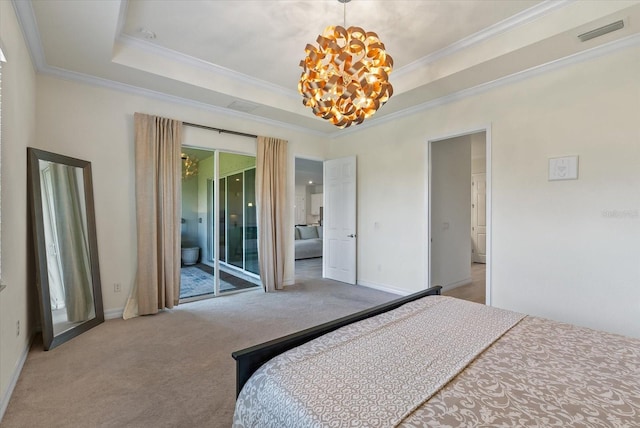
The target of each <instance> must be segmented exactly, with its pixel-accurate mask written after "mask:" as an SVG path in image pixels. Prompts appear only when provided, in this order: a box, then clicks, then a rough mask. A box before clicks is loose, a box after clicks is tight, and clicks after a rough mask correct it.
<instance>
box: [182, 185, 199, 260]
mask: <svg viewBox="0 0 640 428" xmlns="http://www.w3.org/2000/svg"><path fill="white" fill-rule="evenodd" d="M198 179H199V176H190V177H186V178H183V179H182V214H181V218H182V223H181V225H180V232H181V233H180V242H181V244H182V246H183V247H191V246H196V245H198V181H199V180H198Z"/></svg>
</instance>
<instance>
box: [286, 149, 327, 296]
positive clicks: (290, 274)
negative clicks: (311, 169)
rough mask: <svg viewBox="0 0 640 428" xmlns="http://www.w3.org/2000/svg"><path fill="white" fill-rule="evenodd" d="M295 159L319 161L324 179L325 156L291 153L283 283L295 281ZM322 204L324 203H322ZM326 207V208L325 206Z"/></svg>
mask: <svg viewBox="0 0 640 428" xmlns="http://www.w3.org/2000/svg"><path fill="white" fill-rule="evenodd" d="M296 159H305V160H311V161H315V162H320V163H321V164H322V175H323V180H324V161H325V160H326V159H325V158H322V157H318V156H310V155H304V154H297V153H293V156H291V157H290V158H289V161H290V163H289V169H290V171H291V174H290V175H289V191H288V195H289V201H290V203H289V219H290V221H289V231H291V233H290V235H289V239H288V241H289V244H288V246H289V249H290V250H289V253H290V255H289V257H287V258H286V260H287V262H288V263H289V268H287V267H285V273H284V281H283V283H284V285H285V286H287V285H293V284H295V282H296V255H295V233H293V230H294V227H295V225H296V211H295V210H296V208H295V204H296ZM322 185H323V186H324V182H323V183H322ZM323 193H324V192H323ZM323 205H324V203H323ZM325 209H326V208H325ZM324 264H325V257H322V278H324V269H325V266H324Z"/></svg>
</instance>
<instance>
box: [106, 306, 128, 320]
mask: <svg viewBox="0 0 640 428" xmlns="http://www.w3.org/2000/svg"><path fill="white" fill-rule="evenodd" d="M123 313H124V308H120V309H109V310H107V311H104V319H105V320H115V319H117V318H122V314H123Z"/></svg>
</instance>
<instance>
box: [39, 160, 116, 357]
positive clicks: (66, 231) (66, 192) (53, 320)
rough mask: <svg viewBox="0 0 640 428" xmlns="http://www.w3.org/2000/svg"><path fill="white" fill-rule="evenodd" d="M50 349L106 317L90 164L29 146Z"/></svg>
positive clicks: (44, 336)
mask: <svg viewBox="0 0 640 428" xmlns="http://www.w3.org/2000/svg"><path fill="white" fill-rule="evenodd" d="M27 156H28V170H29V171H28V174H29V188H30V191H31V195H30V196H31V199H30V204H31V222H32V227H33V238H34V248H35V258H36V283H37V286H38V292H39V293H40V312H41V314H42V342H43V346H44V349H45V351H46V350H49V349H52V348H54V347H56V346H58V345H60V344H62V343H64V342H66V341H68V340H69V339H71V338H73V337H75V336H77V335H79V334H80V333H83V332H85V331H87V330H89V329H90V328H93V327H95V326H97V325H98V324H100V323H102V322H103V321H104V312H103V309H102V291H101V286H100V269H99V266H98V247H97V243H96V242H97V241H96V226H95V212H94V205H93V185H92V178H91V162H88V161H83V160H80V159H75V158H71V157H68V156H63V155H60V154H56V153H50V152H46V151H44V150H39V149H34V148H31V147H29V148H27Z"/></svg>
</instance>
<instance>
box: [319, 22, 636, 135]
mask: <svg viewBox="0 0 640 428" xmlns="http://www.w3.org/2000/svg"><path fill="white" fill-rule="evenodd" d="M638 45H640V33H638V34H633V35H630V36H627V37H624V38H622V39H618V40H614V41H612V42H609V43H605V44H602V45H600V46H596V47H593V48H590V49H586V50H584V51H582V52H577V53H575V54H572V55H569V56H566V57H564V58H560V59H557V60H555V61H551V62H548V63H545V64H541V65H539V66H536V67H532V68H529V69H527V70H523V71H520V72H517V73H513V74H510V75H508V76H505V77H501V78H500V79H496V80H493V81H491V82H486V83H482V84H480V85H477V86H474V87H471V88H467V89H463V90H460V91H458V92H454V93H452V94H449V95H446V96H444V97H440V98H436V99H434V100H431V101H427V102H425V103H422V104H418V105H416V106H413V107H410V108H407V109H404V110H400V111H397V112H394V113H391V114H389V115H386V116H383V117H380V118H379V119H376V120H373V121H369V122H363V123H361V124H360V125H356V126H357V129H356V127H354V128H346V129H343V130H341V131H337V132H332V133H331V134H330V137H331V138H336V137H342V136H345V135H348V134H352V133H354V132H357V131H361V130H364V129H367V128H371V127H374V126H379V125H383V124H385V123H388V122H391V121H394V120H398V119H402V118H404V117H408V116H412V115H414V114H416V113H420V112H423V111H426V110H430V109H433V108H436V107H440V106H443V105H445V104H450V103H452V102H455V101H459V100H462V99H464V98H469V97H473V96H475V95H479V94H482V93H485V92H488V91H490V90H493V89H496V88H500V87H502V86H506V85H510V84H513V83H517V82H521V81H524V80H527V79H530V78H532V77H536V76H539V75H541V74H545V73H548V72H550V71H554V70H558V69H560V68H564V67H567V66H570V65H574V64H579V63H581V62H584V61H588V60H592V59H595V58H599V57H602V56H605V55H608V54H611V53H614V52H618V51H620V50H623V49H627V48H631V47H634V46H638Z"/></svg>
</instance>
